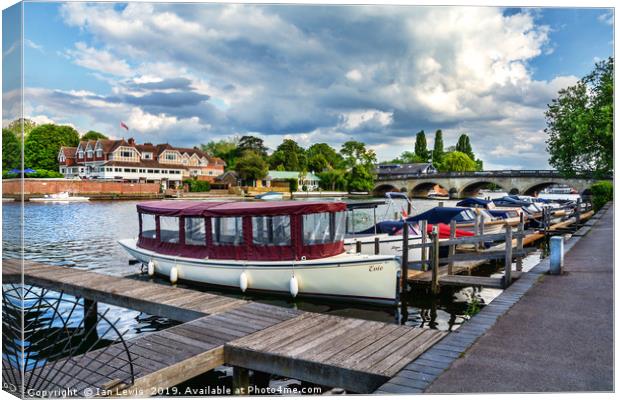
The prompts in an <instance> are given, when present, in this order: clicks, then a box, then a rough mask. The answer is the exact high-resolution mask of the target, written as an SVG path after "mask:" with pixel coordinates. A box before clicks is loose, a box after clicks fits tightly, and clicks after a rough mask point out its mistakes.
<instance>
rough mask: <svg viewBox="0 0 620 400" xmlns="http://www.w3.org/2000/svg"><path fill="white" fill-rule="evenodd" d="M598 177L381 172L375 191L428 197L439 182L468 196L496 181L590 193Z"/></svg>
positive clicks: (513, 188) (509, 186)
mask: <svg viewBox="0 0 620 400" xmlns="http://www.w3.org/2000/svg"><path fill="white" fill-rule="evenodd" d="M609 179H611V178H609ZM596 181H597V180H596V179H593V178H591V177H576V178H564V177H562V176H561V175H560V173H559V172H557V171H553V170H500V171H476V172H446V173H436V174H404V175H396V174H394V175H390V174H382V175H381V176H380V177H379V178H378V179H377V181H376V182H375V189H374V191H373V193H374V194H375V195H377V196H383V195H384V194H385V192H389V191H400V192H407V193H408V194H409V196H411V197H426V196H427V195H428V193H429V191H430V190H431V189H433V188H434V187H435V186H436V185H439V186H440V187H442V188H444V189H445V190H446V191H448V192H449V193H450V197H451V198H465V197H470V196H473V195H475V194H476V193H477V192H478V190H480V189H481V188H484V187H487V186H489V185H490V184H494V185H496V186H498V187H500V188H501V189H503V190H505V191H506V192H508V193H510V194H522V195H530V196H531V195H535V194H536V193H538V192H540V191H541V190H543V189H545V188H546V187H548V186H551V185H567V186H570V187H571V188H573V189H575V190H576V191H577V192H579V194H589V188H590V186H591V185H592V184H593V183H594V182H596Z"/></svg>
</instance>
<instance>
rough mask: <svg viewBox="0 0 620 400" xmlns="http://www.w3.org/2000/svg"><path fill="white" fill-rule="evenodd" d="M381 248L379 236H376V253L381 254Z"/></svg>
mask: <svg viewBox="0 0 620 400" xmlns="http://www.w3.org/2000/svg"><path fill="white" fill-rule="evenodd" d="M380 250H381V246H380V242H379V237H375V255H377V254H379V252H380Z"/></svg>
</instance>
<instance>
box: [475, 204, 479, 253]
mask: <svg viewBox="0 0 620 400" xmlns="http://www.w3.org/2000/svg"><path fill="white" fill-rule="evenodd" d="M479 229H480V214H478V213H476V215H475V218H474V236H478V235H479V234H480V232H479ZM474 247H475V250H476V251H478V250H480V243H476V244H475V245H474Z"/></svg>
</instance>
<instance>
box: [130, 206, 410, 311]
mask: <svg viewBox="0 0 620 400" xmlns="http://www.w3.org/2000/svg"><path fill="white" fill-rule="evenodd" d="M137 208H138V216H139V227H140V229H139V232H140V233H139V236H138V238H137V239H123V240H120V241H119V243H120V244H121V246H122V247H123V248H124V249H125V250H126V251H127V252H129V253H130V254H131V255H132V256H133V257H135V258H136V259H138V260H139V261H140V262H142V263H143V264H144V265H146V266H148V269H149V271H150V272H153V273H156V274H160V275H165V276H168V277H170V279H171V280H172V281H175V280H176V279H180V280H185V281H194V282H200V283H206V284H213V285H219V286H226V287H229V288H234V289H237V290H240V291H242V292H244V291H246V290H251V291H267V292H274V293H283V294H288V295H290V296H293V297H295V296H297V295H301V296H318V297H345V298H348V299H352V300H364V301H372V302H389V303H393V302H394V301H395V299H396V297H397V292H398V287H397V286H398V279H397V276H398V271H399V267H400V265H399V263H398V261H397V259H396V257H394V256H386V255H366V254H355V253H352V252H347V251H345V248H344V232H345V219H346V215H345V211H346V204H345V203H342V202H312V201H303V202H297V201H270V202H264V203H263V202H261V203H258V202H255V203H248V202H191V201H174V202H172V201H154V202H145V203H140V204H138V206H137Z"/></svg>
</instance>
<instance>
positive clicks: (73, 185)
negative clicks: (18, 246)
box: [2, 179, 160, 195]
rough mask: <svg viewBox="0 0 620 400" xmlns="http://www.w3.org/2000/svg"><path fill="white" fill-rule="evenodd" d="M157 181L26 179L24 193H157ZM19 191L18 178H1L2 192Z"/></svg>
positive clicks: (158, 186)
mask: <svg viewBox="0 0 620 400" xmlns="http://www.w3.org/2000/svg"><path fill="white" fill-rule="evenodd" d="M159 188H160V185H159V184H158V183H125V182H102V181H86V180H84V181H80V180H69V179H66V180H65V179H26V180H25V182H24V194H52V193H59V192H70V193H79V194H132V193H151V194H157V193H159ZM20 192H21V187H20V180H19V179H3V180H2V194H7V195H10V194H18V193H20Z"/></svg>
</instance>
